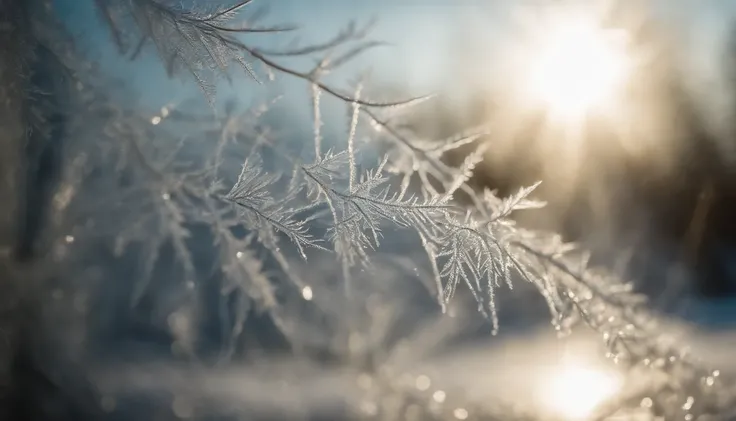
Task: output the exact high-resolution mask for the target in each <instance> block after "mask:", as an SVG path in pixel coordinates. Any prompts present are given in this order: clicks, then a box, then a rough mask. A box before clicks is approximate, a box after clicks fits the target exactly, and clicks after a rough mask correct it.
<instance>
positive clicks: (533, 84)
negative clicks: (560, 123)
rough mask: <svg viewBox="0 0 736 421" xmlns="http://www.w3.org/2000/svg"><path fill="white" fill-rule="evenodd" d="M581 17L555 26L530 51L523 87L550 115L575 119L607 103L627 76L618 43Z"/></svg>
mask: <svg viewBox="0 0 736 421" xmlns="http://www.w3.org/2000/svg"><path fill="white" fill-rule="evenodd" d="M610 35H611V34H609V33H607V32H606V31H604V30H602V29H600V28H598V27H597V26H596V25H594V24H593V22H588V21H586V20H584V19H582V18H579V19H572V18H568V19H564V20H562V21H560V22H556V24H555V25H552V26H551V27H550V28H548V30H545V31H544V34H542V35H541V36H540V40H539V42H538V43H535V44H536V45H535V48H533V51H532V52H531V53H532V59H531V62H530V63H528V65H529V71H530V74H529V80H528V83H527V88H528V89H529V94H530V95H531V96H532V99H534V100H536V101H541V102H542V103H544V105H545V106H546V107H547V108H548V109H549V110H550V111H551V112H552V113H554V114H556V115H558V116H560V117H563V118H579V117H581V116H582V115H583V114H585V113H587V112H588V111H590V110H591V109H593V108H598V107H604V106H607V105H610V104H608V103H609V102H611V101H612V100H613V97H615V95H616V93H617V92H619V91H620V89H621V88H622V85H623V82H624V81H625V79H626V77H627V70H628V59H627V56H626V54H625V51H624V48H623V45H622V43H621V42H620V41H621V40H620V39H618V38H615V37H612V36H610Z"/></svg>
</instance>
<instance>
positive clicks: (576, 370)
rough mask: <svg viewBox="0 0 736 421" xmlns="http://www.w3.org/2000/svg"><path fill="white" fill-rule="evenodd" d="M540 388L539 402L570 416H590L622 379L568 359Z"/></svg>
mask: <svg viewBox="0 0 736 421" xmlns="http://www.w3.org/2000/svg"><path fill="white" fill-rule="evenodd" d="M543 383H544V384H543V385H541V386H542V387H540V390H539V394H540V397H541V400H542V404H543V405H544V406H545V407H546V408H547V409H548V410H550V411H552V412H554V413H556V414H558V415H561V416H564V417H565V418H567V419H571V420H582V419H586V418H588V417H590V416H591V415H592V413H593V411H594V410H595V409H596V407H598V405H600V404H601V403H603V402H604V401H605V400H606V399H608V398H611V397H612V396H613V395H615V394H616V393H617V392H618V390H619V389H620V388H621V379H620V378H619V377H618V376H616V375H614V374H612V373H608V372H605V371H602V370H597V369H595V368H592V367H588V366H584V365H579V364H575V363H572V362H570V363H567V364H564V365H562V366H560V367H559V368H558V369H557V370H555V371H553V372H552V373H550V375H549V377H548V378H547V379H545V381H544V382H543Z"/></svg>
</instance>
